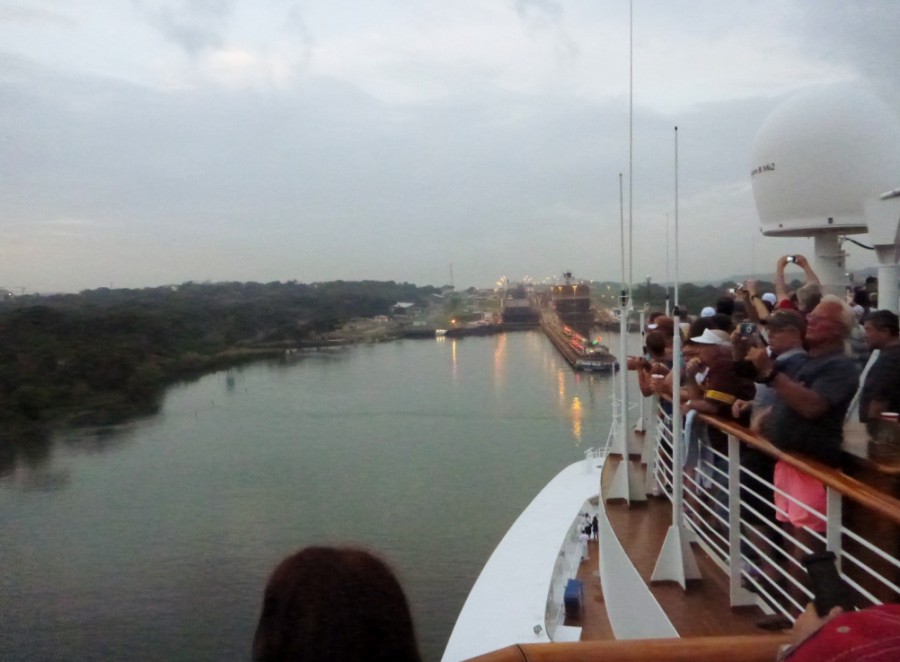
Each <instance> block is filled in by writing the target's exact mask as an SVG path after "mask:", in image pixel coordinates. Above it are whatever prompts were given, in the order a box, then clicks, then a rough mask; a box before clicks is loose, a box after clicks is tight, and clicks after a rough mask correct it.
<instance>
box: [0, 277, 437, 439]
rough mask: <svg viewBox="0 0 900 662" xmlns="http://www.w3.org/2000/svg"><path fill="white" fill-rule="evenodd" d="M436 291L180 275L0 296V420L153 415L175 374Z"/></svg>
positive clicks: (309, 335)
mask: <svg viewBox="0 0 900 662" xmlns="http://www.w3.org/2000/svg"><path fill="white" fill-rule="evenodd" d="M439 292H440V290H438V289H437V288H434V287H417V286H415V285H411V284H408V283H402V284H398V283H395V282H393V281H387V282H377V281H361V282H345V281H333V282H327V283H312V284H303V283H297V282H288V283H281V282H276V283H267V284H261V283H204V284H197V283H186V284H183V285H179V286H174V287H156V288H145V289H105V288H103V289H98V290H90V291H85V292H81V293H79V294H65V295H53V296H37V295H35V296H24V297H15V298H9V299H7V300H6V301H4V302H3V303H0V427H2V429H3V430H4V431H5V432H6V433H7V434H9V433H15V431H17V430H21V429H23V428H28V427H33V426H36V425H46V424H50V423H57V422H65V423H71V424H85V423H87V424H93V423H98V424H102V423H111V422H115V421H118V420H123V419H127V418H129V417H132V416H135V415H139V414H143V413H152V412H153V411H155V410H156V408H157V406H158V403H159V400H160V395H161V394H162V392H163V391H164V389H165V387H166V386H168V385H170V384H172V383H175V382H177V381H179V380H183V379H186V378H191V377H195V376H198V375H201V374H204V373H206V372H209V371H212V370H216V369H220V368H223V367H227V366H230V365H234V364H236V363H239V362H242V361H247V360H256V359H258V358H259V357H260V356H265V355H266V354H267V353H269V354H273V355H274V354H280V353H283V351H284V350H283V348H284V347H286V346H295V347H296V346H303V345H304V344H312V343H314V342H315V339H316V338H317V337H319V335H320V334H322V333H325V332H328V331H330V330H332V329H334V328H336V327H338V326H339V325H340V324H342V323H343V322H344V321H346V320H348V319H351V318H355V317H371V316H375V315H383V314H386V313H387V312H388V311H389V310H390V307H391V306H392V305H393V304H395V303H396V302H398V301H408V302H414V303H423V302H425V301H427V299H428V298H429V297H430V296H431V295H432V294H435V293H439Z"/></svg>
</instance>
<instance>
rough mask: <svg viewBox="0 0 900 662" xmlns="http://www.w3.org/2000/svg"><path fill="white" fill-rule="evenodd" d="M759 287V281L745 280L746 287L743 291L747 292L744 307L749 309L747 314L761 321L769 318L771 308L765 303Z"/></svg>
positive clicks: (752, 318) (756, 320)
mask: <svg viewBox="0 0 900 662" xmlns="http://www.w3.org/2000/svg"><path fill="white" fill-rule="evenodd" d="M758 287H759V283H758V281H755V280H747V281H744V288H743V289H742V290H741V292H743V293H745V294H746V298H745V300H744V307H745V308H746V309H747V316H748V317H749V318H750V319H751V320H752V321H754V322H757V323H759V321H760V320H767V319H769V309H768V308H766V304H765V303H763V300H762V297H761V296H760V294H759V290H758V289H757V288H758ZM747 302H749V304H750V305H747Z"/></svg>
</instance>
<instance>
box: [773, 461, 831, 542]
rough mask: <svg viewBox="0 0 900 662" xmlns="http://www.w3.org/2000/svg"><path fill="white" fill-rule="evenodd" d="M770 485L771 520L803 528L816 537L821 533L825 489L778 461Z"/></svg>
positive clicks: (788, 465) (825, 504)
mask: <svg viewBox="0 0 900 662" xmlns="http://www.w3.org/2000/svg"><path fill="white" fill-rule="evenodd" d="M774 483H775V508H776V511H775V519H777V520H778V521H779V522H790V523H791V524H793V525H794V526H797V527H800V526H805V527H807V528H810V529H812V530H813V531H818V532H819V533H823V532H824V531H825V519H824V515H825V513H826V511H827V509H828V506H827V499H826V496H825V485H824V484H823V483H822V482H821V481H818V480H816V479H815V478H810V477H809V476H807V475H806V474H805V473H803V472H802V471H800V470H799V469H796V468H794V467H793V466H791V465H790V464H788V463H787V462H782V461H781V460H779V461H778V462H776V463H775V481H774ZM779 490H781V492H784V493H785V494H789V495H790V496H792V497H794V498H795V499H796V500H797V501H799V502H800V503H803V504H806V506H807V507H808V508H810V509H812V510H814V511H817V512H818V513H819V514H821V515H822V517H819V516H818V515H816V514H815V513H812V512H810V511H809V510H807V508H804V507H803V506H801V505H799V504H797V503H795V502H793V501H791V500H790V499H788V498H787V497H786V496H784V494H781V493H780V492H779ZM784 513H787V515H785V514H784Z"/></svg>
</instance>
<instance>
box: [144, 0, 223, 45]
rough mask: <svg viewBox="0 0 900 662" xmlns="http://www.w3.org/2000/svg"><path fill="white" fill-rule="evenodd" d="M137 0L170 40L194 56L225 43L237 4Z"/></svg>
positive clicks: (218, 0) (212, 0) (215, 0)
mask: <svg viewBox="0 0 900 662" xmlns="http://www.w3.org/2000/svg"><path fill="white" fill-rule="evenodd" d="M133 1H134V3H135V5H136V6H137V7H138V9H140V10H141V11H142V12H143V13H144V14H145V15H146V16H147V18H148V19H149V20H150V23H151V25H153V26H154V27H155V28H156V29H158V30H159V31H160V33H161V34H162V35H163V36H164V37H165V38H166V39H167V40H169V41H170V42H172V43H174V44H177V45H178V46H180V47H181V48H183V49H184V50H185V52H187V53H188V54H189V55H192V56H195V55H197V54H198V53H201V52H202V51H204V50H207V49H209V48H215V47H217V46H220V45H221V44H222V42H223V29H224V27H225V25H226V23H227V21H228V19H229V18H230V16H231V15H232V13H233V12H234V7H235V0H174V1H173V0H169V1H166V2H154V1H153V0H133Z"/></svg>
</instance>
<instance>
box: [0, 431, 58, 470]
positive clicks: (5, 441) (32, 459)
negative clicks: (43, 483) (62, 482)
mask: <svg viewBox="0 0 900 662" xmlns="http://www.w3.org/2000/svg"><path fill="white" fill-rule="evenodd" d="M51 445H52V443H51V439H50V434H49V433H48V432H47V431H46V430H43V429H33V430H23V431H20V432H17V433H15V434H4V435H2V436H0V477H3V476H8V475H10V474H12V473H13V472H14V471H15V470H16V468H17V467H19V466H21V467H24V468H28V469H39V468H40V467H42V466H44V465H45V464H47V463H48V462H49V460H50V448H51Z"/></svg>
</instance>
